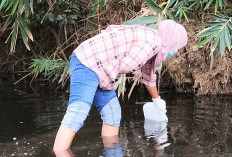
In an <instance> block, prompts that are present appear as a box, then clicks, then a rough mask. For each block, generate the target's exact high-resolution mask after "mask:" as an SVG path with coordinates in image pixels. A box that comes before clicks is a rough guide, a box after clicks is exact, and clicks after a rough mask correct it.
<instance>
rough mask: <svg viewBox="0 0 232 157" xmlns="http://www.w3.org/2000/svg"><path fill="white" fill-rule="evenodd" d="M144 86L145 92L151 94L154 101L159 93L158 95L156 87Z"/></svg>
mask: <svg viewBox="0 0 232 157" xmlns="http://www.w3.org/2000/svg"><path fill="white" fill-rule="evenodd" d="M145 86H146V88H147V90H148V91H149V93H150V94H151V96H152V98H153V99H156V98H158V97H159V93H158V90H157V88H156V86H149V85H145Z"/></svg>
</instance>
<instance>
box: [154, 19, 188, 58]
mask: <svg viewBox="0 0 232 157" xmlns="http://www.w3.org/2000/svg"><path fill="white" fill-rule="evenodd" d="M158 33H159V36H160V38H161V43H162V50H161V51H162V52H161V53H164V54H163V55H162V56H165V55H167V53H168V52H173V51H178V49H180V48H182V47H184V46H185V45H186V44H187V41H188V36H187V32H186V30H185V28H184V27H183V26H182V25H181V24H178V23H176V22H175V21H173V20H164V21H161V22H160V23H159V24H158ZM165 57H166V56H165Z"/></svg>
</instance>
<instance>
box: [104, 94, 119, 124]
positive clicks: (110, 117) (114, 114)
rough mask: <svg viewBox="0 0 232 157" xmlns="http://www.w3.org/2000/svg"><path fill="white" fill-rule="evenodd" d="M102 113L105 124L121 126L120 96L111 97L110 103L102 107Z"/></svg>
mask: <svg viewBox="0 0 232 157" xmlns="http://www.w3.org/2000/svg"><path fill="white" fill-rule="evenodd" d="M100 114H101V118H102V121H103V124H104V125H111V126H115V127H119V126H120V121H121V106H120V104H119V101H118V98H117V97H115V98H113V99H111V100H110V101H109V103H108V104H106V105H105V106H104V107H103V108H102V110H101V111H100Z"/></svg>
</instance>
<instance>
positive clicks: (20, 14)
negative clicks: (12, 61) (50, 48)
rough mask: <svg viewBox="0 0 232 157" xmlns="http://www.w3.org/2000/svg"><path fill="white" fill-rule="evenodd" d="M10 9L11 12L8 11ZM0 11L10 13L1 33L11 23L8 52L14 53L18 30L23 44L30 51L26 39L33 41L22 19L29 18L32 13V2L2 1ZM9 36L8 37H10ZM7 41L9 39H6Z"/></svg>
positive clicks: (30, 0)
mask: <svg viewBox="0 0 232 157" xmlns="http://www.w3.org/2000/svg"><path fill="white" fill-rule="evenodd" d="M10 9H11V10H10ZM0 11H1V12H4V13H5V14H6V13H8V12H9V13H10V14H9V17H8V18H7V20H6V22H5V24H4V26H3V31H5V30H6V28H7V27H8V26H9V25H10V24H12V23H13V26H12V31H11V33H10V36H11V47H10V52H11V53H12V52H14V50H15V45H16V40H17V36H18V30H19V29H20V33H21V36H22V39H23V42H24V44H25V46H26V47H27V49H28V50H30V47H29V44H28V38H29V39H30V40H32V41H33V36H32V34H31V31H30V29H29V27H28V24H27V20H26V19H25V18H24V17H26V18H27V17H29V15H30V13H33V12H34V11H33V0H11V1H9V0H2V1H1V4H0ZM10 36H9V37H10ZM8 39H9V38H8Z"/></svg>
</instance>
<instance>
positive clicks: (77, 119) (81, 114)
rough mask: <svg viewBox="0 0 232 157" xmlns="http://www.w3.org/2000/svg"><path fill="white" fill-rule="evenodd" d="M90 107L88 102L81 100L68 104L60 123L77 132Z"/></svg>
mask: <svg viewBox="0 0 232 157" xmlns="http://www.w3.org/2000/svg"><path fill="white" fill-rule="evenodd" d="M90 108H91V107H90V106H89V105H88V104H86V103H84V102H81V101H79V102H74V103H72V104H69V105H68V108H67V111H66V114H65V115H64V118H63V120H62V122H61V123H62V124H65V125H67V127H68V128H70V129H72V130H73V131H75V132H77V131H78V130H79V129H80V128H81V127H82V126H83V124H84V121H85V119H86V117H87V116H88V114H89V111H90Z"/></svg>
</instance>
